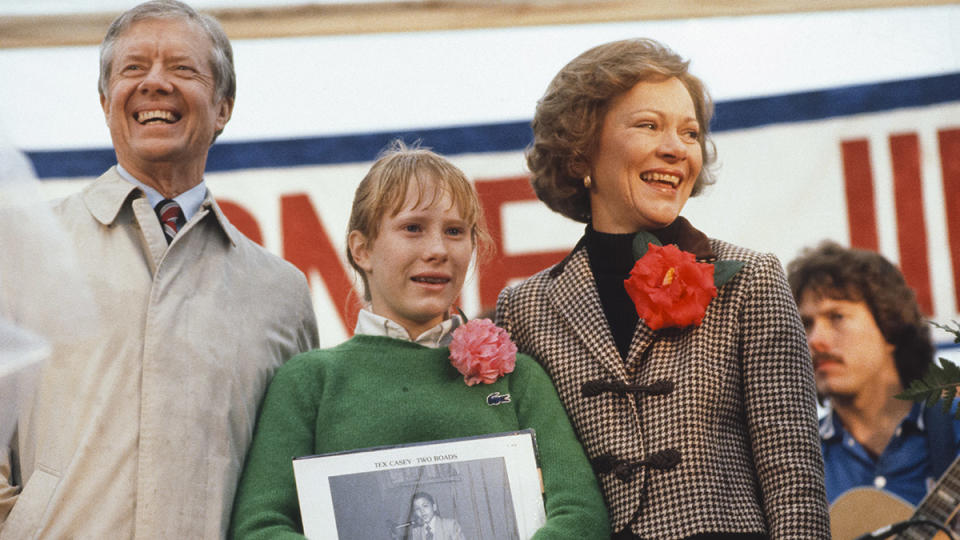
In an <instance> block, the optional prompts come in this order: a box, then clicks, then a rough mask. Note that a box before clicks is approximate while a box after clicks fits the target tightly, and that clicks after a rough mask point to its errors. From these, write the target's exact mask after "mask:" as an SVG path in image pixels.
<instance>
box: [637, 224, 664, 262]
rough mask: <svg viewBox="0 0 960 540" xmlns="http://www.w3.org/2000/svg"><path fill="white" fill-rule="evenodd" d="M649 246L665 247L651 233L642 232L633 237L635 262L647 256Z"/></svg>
mask: <svg viewBox="0 0 960 540" xmlns="http://www.w3.org/2000/svg"><path fill="white" fill-rule="evenodd" d="M647 244H653V245H655V246H663V244H662V243H660V239H659V238H657V237H656V236H654V235H653V233H651V232H647V231H640V232H638V233H637V234H635V235H633V260H635V261H637V260H640V258H641V257H643V256H644V255H646V254H647Z"/></svg>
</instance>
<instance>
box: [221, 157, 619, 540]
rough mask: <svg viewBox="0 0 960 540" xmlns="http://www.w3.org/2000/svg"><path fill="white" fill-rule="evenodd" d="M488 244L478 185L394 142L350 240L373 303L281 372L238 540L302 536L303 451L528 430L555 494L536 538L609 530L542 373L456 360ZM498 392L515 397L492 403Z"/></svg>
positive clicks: (359, 206) (267, 405)
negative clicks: (470, 291)
mask: <svg viewBox="0 0 960 540" xmlns="http://www.w3.org/2000/svg"><path fill="white" fill-rule="evenodd" d="M487 238H488V237H487V234H486V231H485V230H484V226H483V222H482V212H481V207H480V203H479V201H478V200H477V195H476V192H475V191H474V190H473V187H472V186H471V185H470V183H469V181H468V180H467V178H466V176H465V175H464V174H463V172H461V171H460V170H459V169H457V168H456V167H455V166H454V165H452V164H451V163H450V162H449V161H447V160H446V159H444V158H442V157H440V156H439V155H437V154H434V153H433V152H430V151H428V150H424V149H407V148H405V147H404V146H403V145H402V144H398V145H396V147H395V148H394V149H392V150H391V151H389V152H387V153H386V154H385V155H383V156H382V157H381V158H380V159H379V160H378V161H377V162H376V163H374V165H373V167H372V168H371V169H370V172H369V173H368V174H367V176H366V177H365V178H364V179H363V181H362V182H361V184H360V186H359V187H358V188H357V191H356V194H355V197H354V201H353V208H352V213H351V216H350V224H349V232H348V237H347V258H348V260H349V261H350V264H351V265H352V266H353V267H354V268H355V269H356V270H357V271H358V272H359V274H360V276H361V277H362V279H363V284H364V290H365V299H366V300H367V302H368V305H367V307H366V309H364V310H361V312H360V315H359V318H358V321H357V327H356V330H355V334H356V335H355V336H354V337H353V338H351V339H350V340H348V341H346V342H345V343H343V344H341V345H339V346H337V347H334V348H332V349H326V350H317V351H312V352H309V353H305V354H302V355H299V356H297V357H295V358H293V359H292V360H290V361H289V362H288V363H287V364H285V365H284V366H283V367H282V368H281V369H280V370H279V371H278V372H277V375H276V378H275V379H274V380H273V382H272V383H271V385H270V389H269V390H268V392H267V395H266V397H265V399H264V403H263V408H262V410H261V413H260V418H259V421H258V424H257V428H256V433H255V435H254V438H253V443H252V446H251V448H250V452H249V454H248V456H247V463H246V466H245V470H244V473H243V476H242V478H241V481H240V485H239V488H238V491H237V497H236V502H235V505H234V513H233V523H232V525H233V533H234V535H235V536H236V537H237V538H270V539H275V538H281V537H302V536H301V534H302V533H301V531H302V528H301V520H300V511H299V506H298V503H297V491H296V486H295V483H294V475H293V467H292V464H291V458H293V457H297V456H304V455H311V454H324V453H329V452H338V451H344V450H352V449H357V448H368V447H373V446H383V445H395V444H403V443H414V442H424V441H433V440H438V439H450V438H457V437H468V436H473V435H481V434H487V433H499V432H506V431H515V430H518V429H525V428H533V429H534V430H535V432H536V437H537V445H538V450H539V456H540V462H541V469H542V473H543V484H544V489H545V508H546V514H547V521H546V524H545V525H544V526H543V527H542V528H541V529H540V530H539V531H538V532H537V534H536V535H535V537H534V538H538V539H539V538H544V539H546V538H557V539H559V538H571V539H573V538H577V539H583V538H608V537H609V534H610V532H609V524H608V519H607V511H606V507H605V506H604V503H603V499H602V496H601V495H600V492H599V488H598V486H597V483H596V480H595V478H594V475H593V472H592V470H591V468H590V465H589V462H588V461H587V458H586V456H585V454H584V452H583V449H582V448H581V446H580V443H579V442H578V441H577V439H576V436H575V435H574V433H573V429H572V428H571V426H570V423H569V420H568V418H567V415H566V413H565V411H564V409H563V406H562V405H561V403H560V401H559V398H558V396H557V393H556V391H555V390H554V388H553V385H552V383H551V381H550V379H549V377H548V376H547V375H546V373H545V372H544V371H543V369H542V368H541V367H540V366H539V365H538V364H537V363H536V362H535V361H534V360H533V359H532V358H530V357H528V356H524V355H516V356H515V357H514V354H513V353H511V354H510V361H511V362H509V363H512V361H513V360H515V362H516V363H515V366H514V369H513V370H512V372H509V373H503V372H505V371H509V368H506V369H501V370H500V371H497V369H496V368H498V367H502V366H499V365H492V366H489V365H488V366H484V367H486V368H490V369H481V370H480V371H471V370H470V369H469V367H468V366H465V365H464V364H465V362H461V361H457V362H456V364H457V365H459V366H460V371H458V368H457V367H455V365H454V364H453V363H452V362H451V349H453V350H455V351H458V350H459V349H458V347H459V346H460V343H461V342H458V341H456V340H454V342H453V344H452V345H451V346H448V345H450V344H451V340H452V339H454V338H453V337H452V334H453V332H454V330H455V329H457V328H458V327H460V326H461V325H464V323H463V321H462V320H461V318H460V317H459V316H457V315H451V306H452V305H453V302H454V300H455V299H456V298H457V296H458V295H459V294H460V289H461V288H462V286H463V282H464V278H465V276H466V273H467V269H468V267H469V266H470V262H471V260H472V258H473V257H474V255H475V254H476V252H477V248H478V245H479V246H481V247H482V246H483V245H484V242H486V241H488V240H487ZM473 323H474V324H479V325H480V326H481V327H483V326H484V325H486V329H487V330H491V331H494V332H496V331H498V329H496V328H495V327H492V324H490V323H489V321H474V322H473ZM471 328H472V327H471ZM471 328H464V329H463V330H470V329H471ZM458 334H460V333H458ZM457 339H460V338H459V337H458V338H457ZM506 339H507V338H506V336H505V334H504V335H502V336H501V340H506ZM508 346H509V347H512V344H508ZM512 350H515V349H512ZM454 357H457V358H460V356H459V355H458V354H454ZM496 392H499V394H500V395H501V396H504V395H509V396H510V399H509V401H507V400H504V401H503V402H501V403H499V405H496V406H493V405H491V404H488V402H487V396H489V395H491V394H493V393H496ZM379 517H380V516H378V518H379Z"/></svg>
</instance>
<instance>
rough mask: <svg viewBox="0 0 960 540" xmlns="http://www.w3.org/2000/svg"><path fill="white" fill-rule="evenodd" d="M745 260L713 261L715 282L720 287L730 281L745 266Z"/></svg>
mask: <svg viewBox="0 0 960 540" xmlns="http://www.w3.org/2000/svg"><path fill="white" fill-rule="evenodd" d="M743 264H744V263H743V261H717V262H715V263H713V284H714V285H715V286H716V287H717V288H718V289H719V288H720V286H721V285H723V284H724V283H726V282H728V281H730V278H732V277H733V276H734V274H736V273H737V272H739V271H740V269H741V268H743Z"/></svg>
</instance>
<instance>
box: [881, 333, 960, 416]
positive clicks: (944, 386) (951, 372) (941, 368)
mask: <svg viewBox="0 0 960 540" xmlns="http://www.w3.org/2000/svg"><path fill="white" fill-rule="evenodd" d="M952 322H953V327H951V326H950V325H943V324H937V323H935V322H932V321H931V322H930V324H932V325H933V326H936V327H937V328H939V329H941V330H945V331H947V332H949V333H951V334H953V336H954V339H953V342H954V343H960V324H958V323H957V321H952ZM939 361H940V363H939V364H938V363H937V362H933V363H931V364H930V368H929V369H928V370H927V373H926V374H925V375H924V376H923V377H922V378H920V379H916V380H914V381H913V382H911V383H910V386H908V387H907V389H906V390H904V391H903V392H902V393H900V394H897V395H896V396H895V397H897V398H898V399H904V400H911V401H917V402H920V401H923V402H926V404H927V407H933V406H934V405H936V403H937V402H938V401H939V402H940V404H941V407H942V408H943V412H944V414H949V413H950V408H951V406H952V405H953V398H954V397H957V396H958V395H960V366H957V365H956V364H954V363H953V362H951V361H949V360H947V359H946V358H939ZM954 416H955V417H956V418H957V419H958V420H960V407H957V411H956V413H954Z"/></svg>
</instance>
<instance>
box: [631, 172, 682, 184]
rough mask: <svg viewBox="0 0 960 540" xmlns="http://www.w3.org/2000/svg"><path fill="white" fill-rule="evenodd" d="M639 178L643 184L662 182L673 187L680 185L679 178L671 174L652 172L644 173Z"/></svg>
mask: <svg viewBox="0 0 960 540" xmlns="http://www.w3.org/2000/svg"><path fill="white" fill-rule="evenodd" d="M640 178H642V179H643V181H644V182H663V183H665V184H670V185H671V186H674V187H676V186H677V185H679V184H680V178H679V177H677V176H674V175H672V174H664V173H656V172H652V173H644V174H642V175H640Z"/></svg>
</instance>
